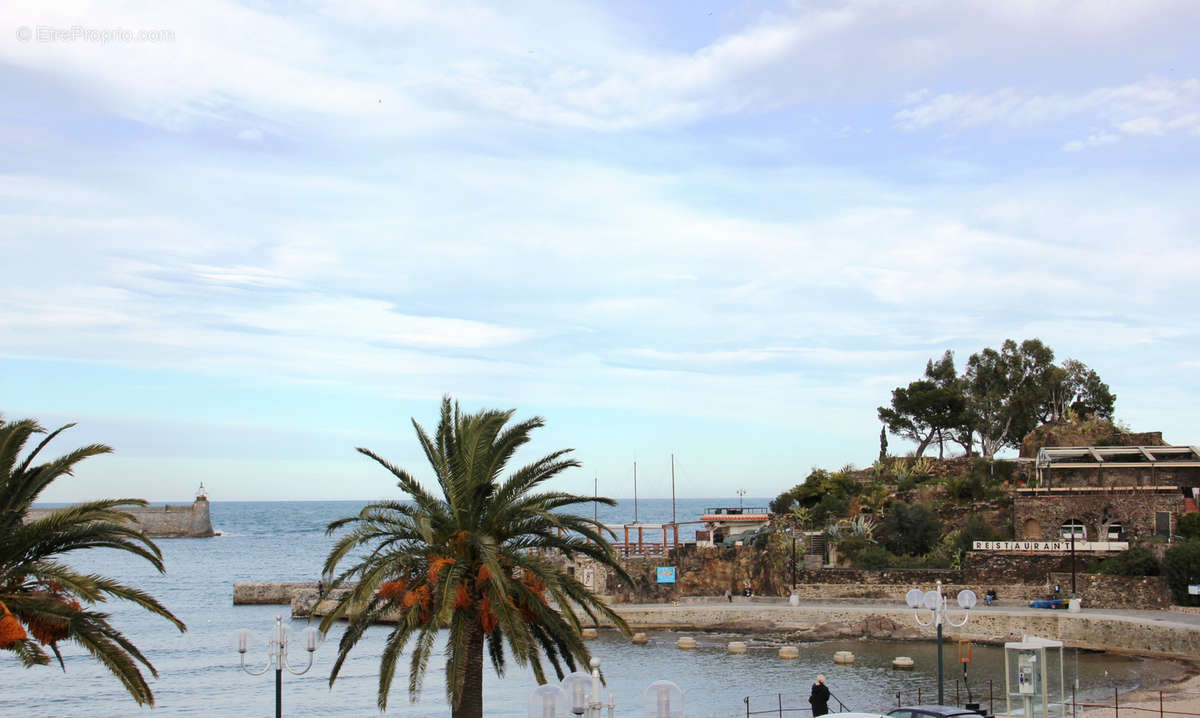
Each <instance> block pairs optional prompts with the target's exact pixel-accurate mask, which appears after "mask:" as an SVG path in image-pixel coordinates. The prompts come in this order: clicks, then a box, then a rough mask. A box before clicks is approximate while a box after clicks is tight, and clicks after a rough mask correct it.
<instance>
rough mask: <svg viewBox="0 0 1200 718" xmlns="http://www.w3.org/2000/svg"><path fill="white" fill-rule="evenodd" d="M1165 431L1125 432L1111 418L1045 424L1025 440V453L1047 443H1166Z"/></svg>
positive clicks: (1032, 453) (1034, 453) (1033, 453)
mask: <svg viewBox="0 0 1200 718" xmlns="http://www.w3.org/2000/svg"><path fill="white" fill-rule="evenodd" d="M1166 445H1167V443H1166V442H1165V441H1163V438H1162V432H1161V431H1142V432H1137V433H1134V432H1127V431H1121V430H1120V429H1118V428H1117V427H1116V425H1114V424H1113V423H1112V422H1111V421H1109V420H1108V419H1085V420H1082V421H1080V420H1076V421H1058V422H1054V423H1052V424H1042V425H1041V426H1039V427H1038V428H1036V429H1034V430H1033V431H1031V432H1029V433H1028V434H1026V435H1025V438H1024V439H1022V440H1021V456H1022V457H1025V458H1033V457H1035V456H1037V454H1038V450H1039V449H1041V448H1042V447H1043V446H1166Z"/></svg>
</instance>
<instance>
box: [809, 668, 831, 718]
mask: <svg viewBox="0 0 1200 718" xmlns="http://www.w3.org/2000/svg"><path fill="white" fill-rule="evenodd" d="M808 702H809V704H810V705H812V714H813V718H816V717H817V716H823V715H825V714H826V713H828V712H829V687H828V686H826V685H825V676H817V682H816V683H814V684H813V687H812V695H810V696H809V697H808Z"/></svg>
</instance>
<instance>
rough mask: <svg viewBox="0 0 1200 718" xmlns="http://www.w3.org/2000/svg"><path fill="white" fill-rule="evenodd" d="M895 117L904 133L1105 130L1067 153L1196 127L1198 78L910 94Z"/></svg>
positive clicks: (1068, 146)
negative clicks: (1081, 124)
mask: <svg viewBox="0 0 1200 718" xmlns="http://www.w3.org/2000/svg"><path fill="white" fill-rule="evenodd" d="M910 100H911V101H910V103H909V106H908V107H906V108H904V109H902V110H900V111H898V112H897V113H896V114H895V116H894V119H895V121H896V123H897V125H898V126H900V127H901V128H902V129H904V130H906V131H909V132H916V131H921V130H929V129H933V128H935V127H936V128H942V129H945V130H947V131H950V132H961V131H964V130H968V129H972V128H976V127H1000V128H1005V129H1009V130H1015V131H1029V130H1033V129H1035V128H1039V129H1040V128H1042V127H1045V126H1047V125H1049V126H1054V125H1059V124H1063V123H1066V122H1068V121H1078V120H1080V119H1084V120H1086V121H1087V122H1089V123H1107V124H1108V125H1109V128H1110V129H1108V130H1104V131H1098V132H1093V133H1091V134H1090V135H1089V136H1088V138H1087V139H1086V140H1072V141H1069V142H1067V143H1066V144H1064V145H1063V149H1065V150H1067V151H1078V150H1081V149H1084V148H1088V147H1098V146H1101V145H1106V144H1111V143H1113V142H1116V141H1117V140H1118V139H1119V138H1120V137H1121V136H1139V135H1140V136H1147V135H1150V136H1153V135H1162V134H1165V133H1167V132H1175V131H1183V132H1187V131H1192V132H1194V131H1195V130H1196V128H1197V127H1200V114H1198V113H1200V79H1196V78H1192V79H1187V80H1168V79H1164V78H1159V77H1148V78H1146V79H1145V80H1143V81H1141V82H1136V83H1130V84H1126V85H1119V86H1112V87H1101V88H1097V89H1094V90H1091V91H1088V92H1084V93H1078V94H1066V93H1060V94H1052V95H1038V94H1033V93H1028V92H1020V91H1018V90H1015V89H1012V88H1007V89H1002V90H996V91H992V92H966V93H943V94H939V95H935V96H930V95H929V93H920V94H915V95H913V96H912V97H911V98H910Z"/></svg>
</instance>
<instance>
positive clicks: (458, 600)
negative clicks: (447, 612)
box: [454, 583, 471, 608]
mask: <svg viewBox="0 0 1200 718" xmlns="http://www.w3.org/2000/svg"><path fill="white" fill-rule="evenodd" d="M470 605H471V592H470V591H468V590H467V587H466V586H464V585H462V584H461V583H460V584H458V589H457V590H456V591H455V594H454V607H455V608H469V607H470Z"/></svg>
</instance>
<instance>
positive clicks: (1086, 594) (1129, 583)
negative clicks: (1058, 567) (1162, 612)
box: [1050, 573, 1171, 610]
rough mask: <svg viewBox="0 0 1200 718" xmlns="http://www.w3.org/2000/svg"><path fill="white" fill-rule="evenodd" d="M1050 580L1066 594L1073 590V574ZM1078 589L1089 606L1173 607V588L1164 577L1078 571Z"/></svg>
mask: <svg viewBox="0 0 1200 718" xmlns="http://www.w3.org/2000/svg"><path fill="white" fill-rule="evenodd" d="M1050 583H1051V584H1057V585H1058V586H1060V587H1061V588H1062V594H1063V596H1066V595H1067V594H1068V593H1069V592H1070V590H1071V574H1070V573H1052V574H1050ZM1075 590H1076V593H1078V594H1079V595H1080V596H1082V597H1083V600H1084V601H1085V602H1087V605H1089V606H1095V607H1096V608H1137V609H1142V610H1153V609H1162V608H1170V606H1171V591H1170V589H1168V588H1167V581H1166V579H1164V578H1163V577H1162V576H1137V577H1135V576H1105V575H1102V574H1094V573H1077V574H1076V575H1075Z"/></svg>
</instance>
